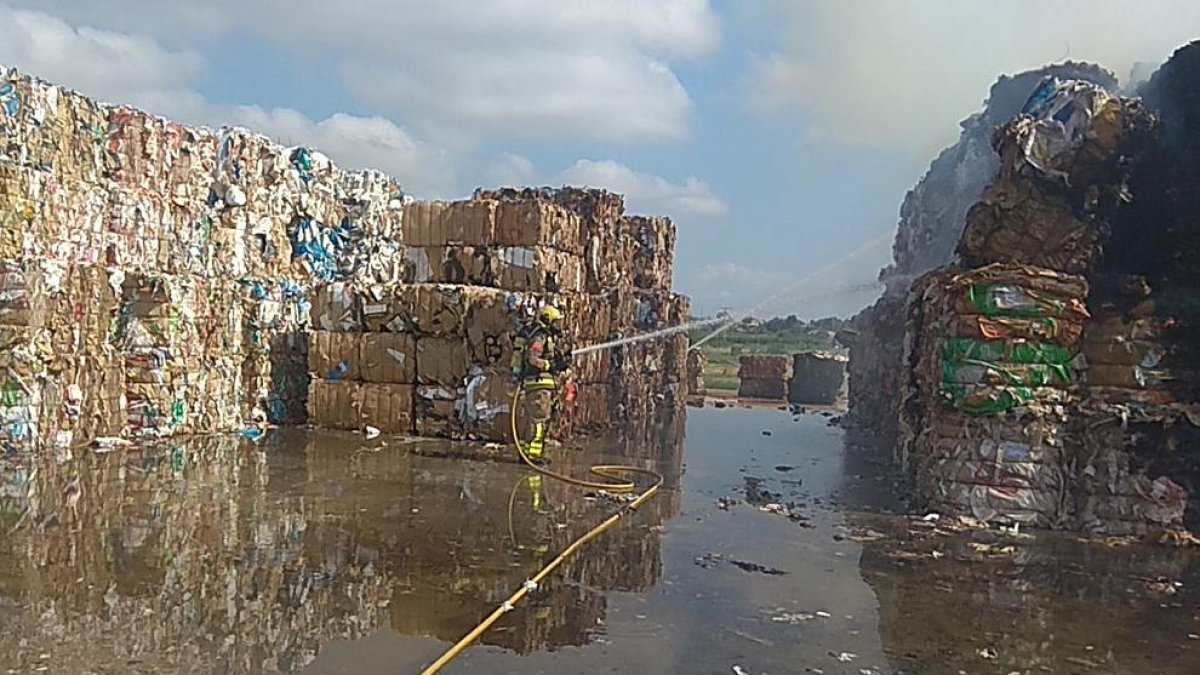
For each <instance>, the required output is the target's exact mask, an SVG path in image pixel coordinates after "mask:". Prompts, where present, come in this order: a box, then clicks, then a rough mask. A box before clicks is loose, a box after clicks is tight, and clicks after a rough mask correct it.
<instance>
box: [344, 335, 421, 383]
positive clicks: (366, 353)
mask: <svg viewBox="0 0 1200 675" xmlns="http://www.w3.org/2000/svg"><path fill="white" fill-rule="evenodd" d="M358 339H359V344H360V346H361V360H360V362H359V363H360V371H361V375H362V379H363V381H364V382H374V383H379V384H413V383H415V382H416V381H417V380H416V376H417V359H416V355H417V351H416V341H415V340H414V338H413V337H412V336H411V335H405V334H401V333H364V334H362V335H360V336H358Z"/></svg>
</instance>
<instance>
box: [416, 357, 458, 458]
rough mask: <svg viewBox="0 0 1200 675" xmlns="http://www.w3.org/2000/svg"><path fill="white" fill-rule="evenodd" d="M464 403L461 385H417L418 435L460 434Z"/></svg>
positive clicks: (450, 435)
mask: <svg viewBox="0 0 1200 675" xmlns="http://www.w3.org/2000/svg"><path fill="white" fill-rule="evenodd" d="M419 346H420V343H418V347H419ZM462 403H463V399H462V393H461V388H460V387H447V386H442V385H417V388H416V394H415V396H414V409H415V412H414V422H415V424H416V430H417V435H419V436H429V437H441V438H450V437H454V436H456V435H458V433H459V431H460V429H461V427H462V422H461V420H460V415H459V409H460V407H461V406H462Z"/></svg>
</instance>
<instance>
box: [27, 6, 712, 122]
mask: <svg viewBox="0 0 1200 675" xmlns="http://www.w3.org/2000/svg"><path fill="white" fill-rule="evenodd" d="M16 1H17V2H19V3H21V4H24V5H26V6H32V7H37V8H39V9H48V10H52V11H55V12H58V13H62V14H63V15H66V16H70V17H72V18H73V19H76V20H81V21H84V22H86V23H88V25H100V26H105V27H110V28H118V29H121V30H128V28H127V27H128V26H130V25H136V26H137V27H138V29H139V30H145V31H152V32H153V34H155V35H158V36H160V37H161V36H169V37H170V39H171V40H173V41H183V42H187V41H190V40H195V41H199V42H211V41H212V40H214V39H215V38H217V37H221V36H224V35H229V34H231V33H233V32H234V31H237V33H238V34H239V36H241V35H245V36H248V39H255V38H258V39H265V40H268V41H270V42H272V43H274V44H275V45H276V46H278V47H280V48H281V49H285V50H288V51H289V52H290V53H291V54H292V55H293V56H294V57H295V59H296V60H297V61H301V62H302V61H303V60H305V59H309V60H313V59H319V60H322V61H325V62H328V63H329V64H332V65H334V66H335V67H336V68H337V70H338V72H340V73H341V74H342V79H343V84H344V85H345V86H346V87H347V89H348V90H349V91H350V92H351V93H352V94H354V95H355V96H357V97H359V98H360V99H361V100H363V101H365V102H368V103H370V104H372V105H373V106H376V107H378V108H379V110H380V112H383V113H386V114H388V115H399V116H401V117H402V118H403V119H405V120H408V121H410V122H411V123H412V124H413V125H415V126H416V127H418V128H420V129H421V130H422V131H423V132H424V133H425V134H427V135H432V136H434V137H437V138H438V139H439V140H441V141H443V142H452V143H466V142H470V141H471V140H473V139H477V138H479V137H480V136H482V135H499V136H501V137H504V138H511V139H539V140H540V139H550V140H554V139H561V138H565V137H572V138H573V137H582V138H589V139H595V140H603V141H618V142H633V141H647V140H650V141H653V140H672V139H680V138H684V137H686V136H687V134H688V120H689V113H690V110H691V106H692V102H691V99H690V97H689V96H688V94H687V92H686V91H685V90H684V87H683V85H682V84H681V83H680V81H679V79H678V77H677V76H676V74H675V72H674V70H673V69H672V64H673V63H674V62H676V61H680V60H687V59H696V58H701V57H704V56H706V55H708V54H710V53H711V52H712V51H713V50H714V49H715V48H716V46H717V45H718V43H719V41H720V26H719V22H718V19H717V15H716V13H715V12H714V11H713V10H712V8H711V7H710V5H709V2H708V0H607V1H606V2H596V1H595V0H491V1H490V2H486V3H481V2H477V1H476V0H441V1H440V2H428V1H425V0H342V1H341V2H329V0H289V2H287V3H286V9H284V8H283V3H281V2H279V0H177V1H176V2H160V1H159V0H153V1H152V0H88V1H86V2H85V1H84V0H16Z"/></svg>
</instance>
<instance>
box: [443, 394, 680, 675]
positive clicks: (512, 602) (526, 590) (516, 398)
mask: <svg viewBox="0 0 1200 675" xmlns="http://www.w3.org/2000/svg"><path fill="white" fill-rule="evenodd" d="M520 402H521V387H517V388H516V391H515V392H513V398H512V410H511V411H510V413H509V417H510V418H511V420H512V429H511V431H512V440H513V445H515V446H516V448H517V453H518V454H520V455H521V459H522V460H524V462H525V464H526V465H528V466H529V468H530V469H532V470H533V471H535V472H537V473H540V474H542V475H543V476H548V477H550V478H554V479H555V480H560V481H563V482H564V483H569V484H571V485H576V486H578V487H584V488H591V489H593V490H605V491H608V492H615V493H630V492H633V491H634V490H635V489H636V488H637V485H635V484H634V483H633V482H632V481H622V482H610V483H601V482H596V481H587V480H580V479H578V478H572V477H570V476H564V475H563V474H561V473H555V472H554V471H549V470H547V469H544V468H542V467H540V466H538V465H537V464H534V463H533V460H531V459H530V458H529V455H526V454H525V448H524V447H522V446H521V438H520V434H519V433H518V432H517V417H518V414H517V411H518V410H520V408H519V407H518V406H519V404H520ZM591 472H592V473H593V474H595V475H597V476H600V477H602V478H609V479H613V480H617V481H620V480H621V477H622V476H629V475H631V474H632V475H640V476H647V477H649V478H651V479H652V480H653V484H652V485H651V486H650V487H648V488H646V491H645V492H643V493H641V494H640V495H638V497H637V499H634V500H633V501H632V502H630V503H629V504H627V505H625V506H624V507H622V508H621V510H619V511H617V512H616V513H614V514H612V515H611V516H609V517H608V519H606V520H605V521H604V522H602V523H600V524H599V525H597V526H596V527H593V528H592V529H590V530H588V531H587V533H586V534H584V535H583V536H582V537H580V538H578V539H576V540H575V541H573V542H571V545H570V546H568V547H567V548H565V549H564V550H563V552H562V553H560V554H558V557H557V558H555V559H554V560H551V561H550V563H549V564H547V565H546V566H545V567H543V568H542V569H541V571H540V572H538V573H537V574H535V575H533V576H532V577H530V578H529V579H528V580H527V581H526V582H525V583H524V584H522V585H521V588H519V589H517V592H516V593H513V594H512V595H510V596H509V597H508V599H507V600H505V601H504V603H503V604H502V605H500V606H499V607H497V608H496V609H495V611H493V612H492V613H491V614H489V615H488V617H487V618H486V619H484V620H483V621H482V622H481V623H480V624H479V625H478V626H476V627H475V628H474V629H473V630H471V632H470V633H467V634H466V635H465V636H463V638H462V639H461V640H459V641H458V642H457V643H456V644H455V645H454V646H453V647H451V648H450V649H448V650H446V653H444V654H442V655H441V657H439V658H438V660H437V661H434V662H433V663H432V664H431V665H430V666H429V667H428V668H426V669H425V670H423V671H421V675H433V674H434V673H437V672H440V671H441V670H442V668H445V667H446V665H447V664H449V663H450V662H451V661H453V660H454V659H455V657H457V656H458V655H459V654H461V653H462V652H463V651H464V650H466V648H467V647H470V646H471V643H473V642H475V641H476V640H478V639H479V636H480V635H483V634H484V633H485V632H486V631H487V629H489V628H491V627H492V625H493V624H495V623H496V622H497V621H499V620H500V618H501V617H503V616H504V615H505V614H507V613H509V612H511V611H512V610H513V609H514V608H515V607H516V605H517V603H518V602H520V601H521V600H523V599H524V598H525V596H527V595H529V594H530V593H532V592H533V591H536V590H537V589H538V586H539V585H540V584H541V583H542V581H543V580H545V579H546V577H549V576H550V575H551V574H552V573H553V572H554V570H556V569H558V567H559V565H562V564H563V563H564V562H566V560H567V558H570V557H571V556H572V555H574V554H575V553H576V552H577V551H579V549H581V548H583V545H584V544H586V543H588V542H589V541H591V540H593V539H595V538H596V537H599V536H600V535H601V534H604V533H605V532H606V531H608V530H609V529H610V528H611V527H612V526H613V525H616V524H617V522H618V521H620V520H621V518H622V517H623V516H625V515H627V514H630V513H633V512H634V511H637V510H638V508H640V507H641V506H642V504H645V503H646V502H647V501H649V500H650V498H651V497H653V496H654V495H655V494H657V493H658V489H659V488H660V487H662V483H663V477H662V474H660V473H658V472H657V471H651V470H650V469H642V468H640V467H636V466H625V465H622V464H598V465H596V466H593V467H591Z"/></svg>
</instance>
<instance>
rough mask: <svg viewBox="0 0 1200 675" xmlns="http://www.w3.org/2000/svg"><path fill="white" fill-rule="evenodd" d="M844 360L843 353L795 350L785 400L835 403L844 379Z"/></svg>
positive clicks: (819, 403) (824, 403) (818, 403)
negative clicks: (797, 352) (796, 352)
mask: <svg viewBox="0 0 1200 675" xmlns="http://www.w3.org/2000/svg"><path fill="white" fill-rule="evenodd" d="M846 362H847V359H846V358H845V357H842V356H838V355H836V354H827V353H821V352H808V353H804V354H796V355H795V357H794V360H793V362H792V373H793V374H792V379H791V382H789V384H788V401H790V402H791V403H797V404H812V405H833V404H834V403H836V402H837V400H838V397H839V396H840V394H841V392H842V385H843V384H844V383H845V381H846Z"/></svg>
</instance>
